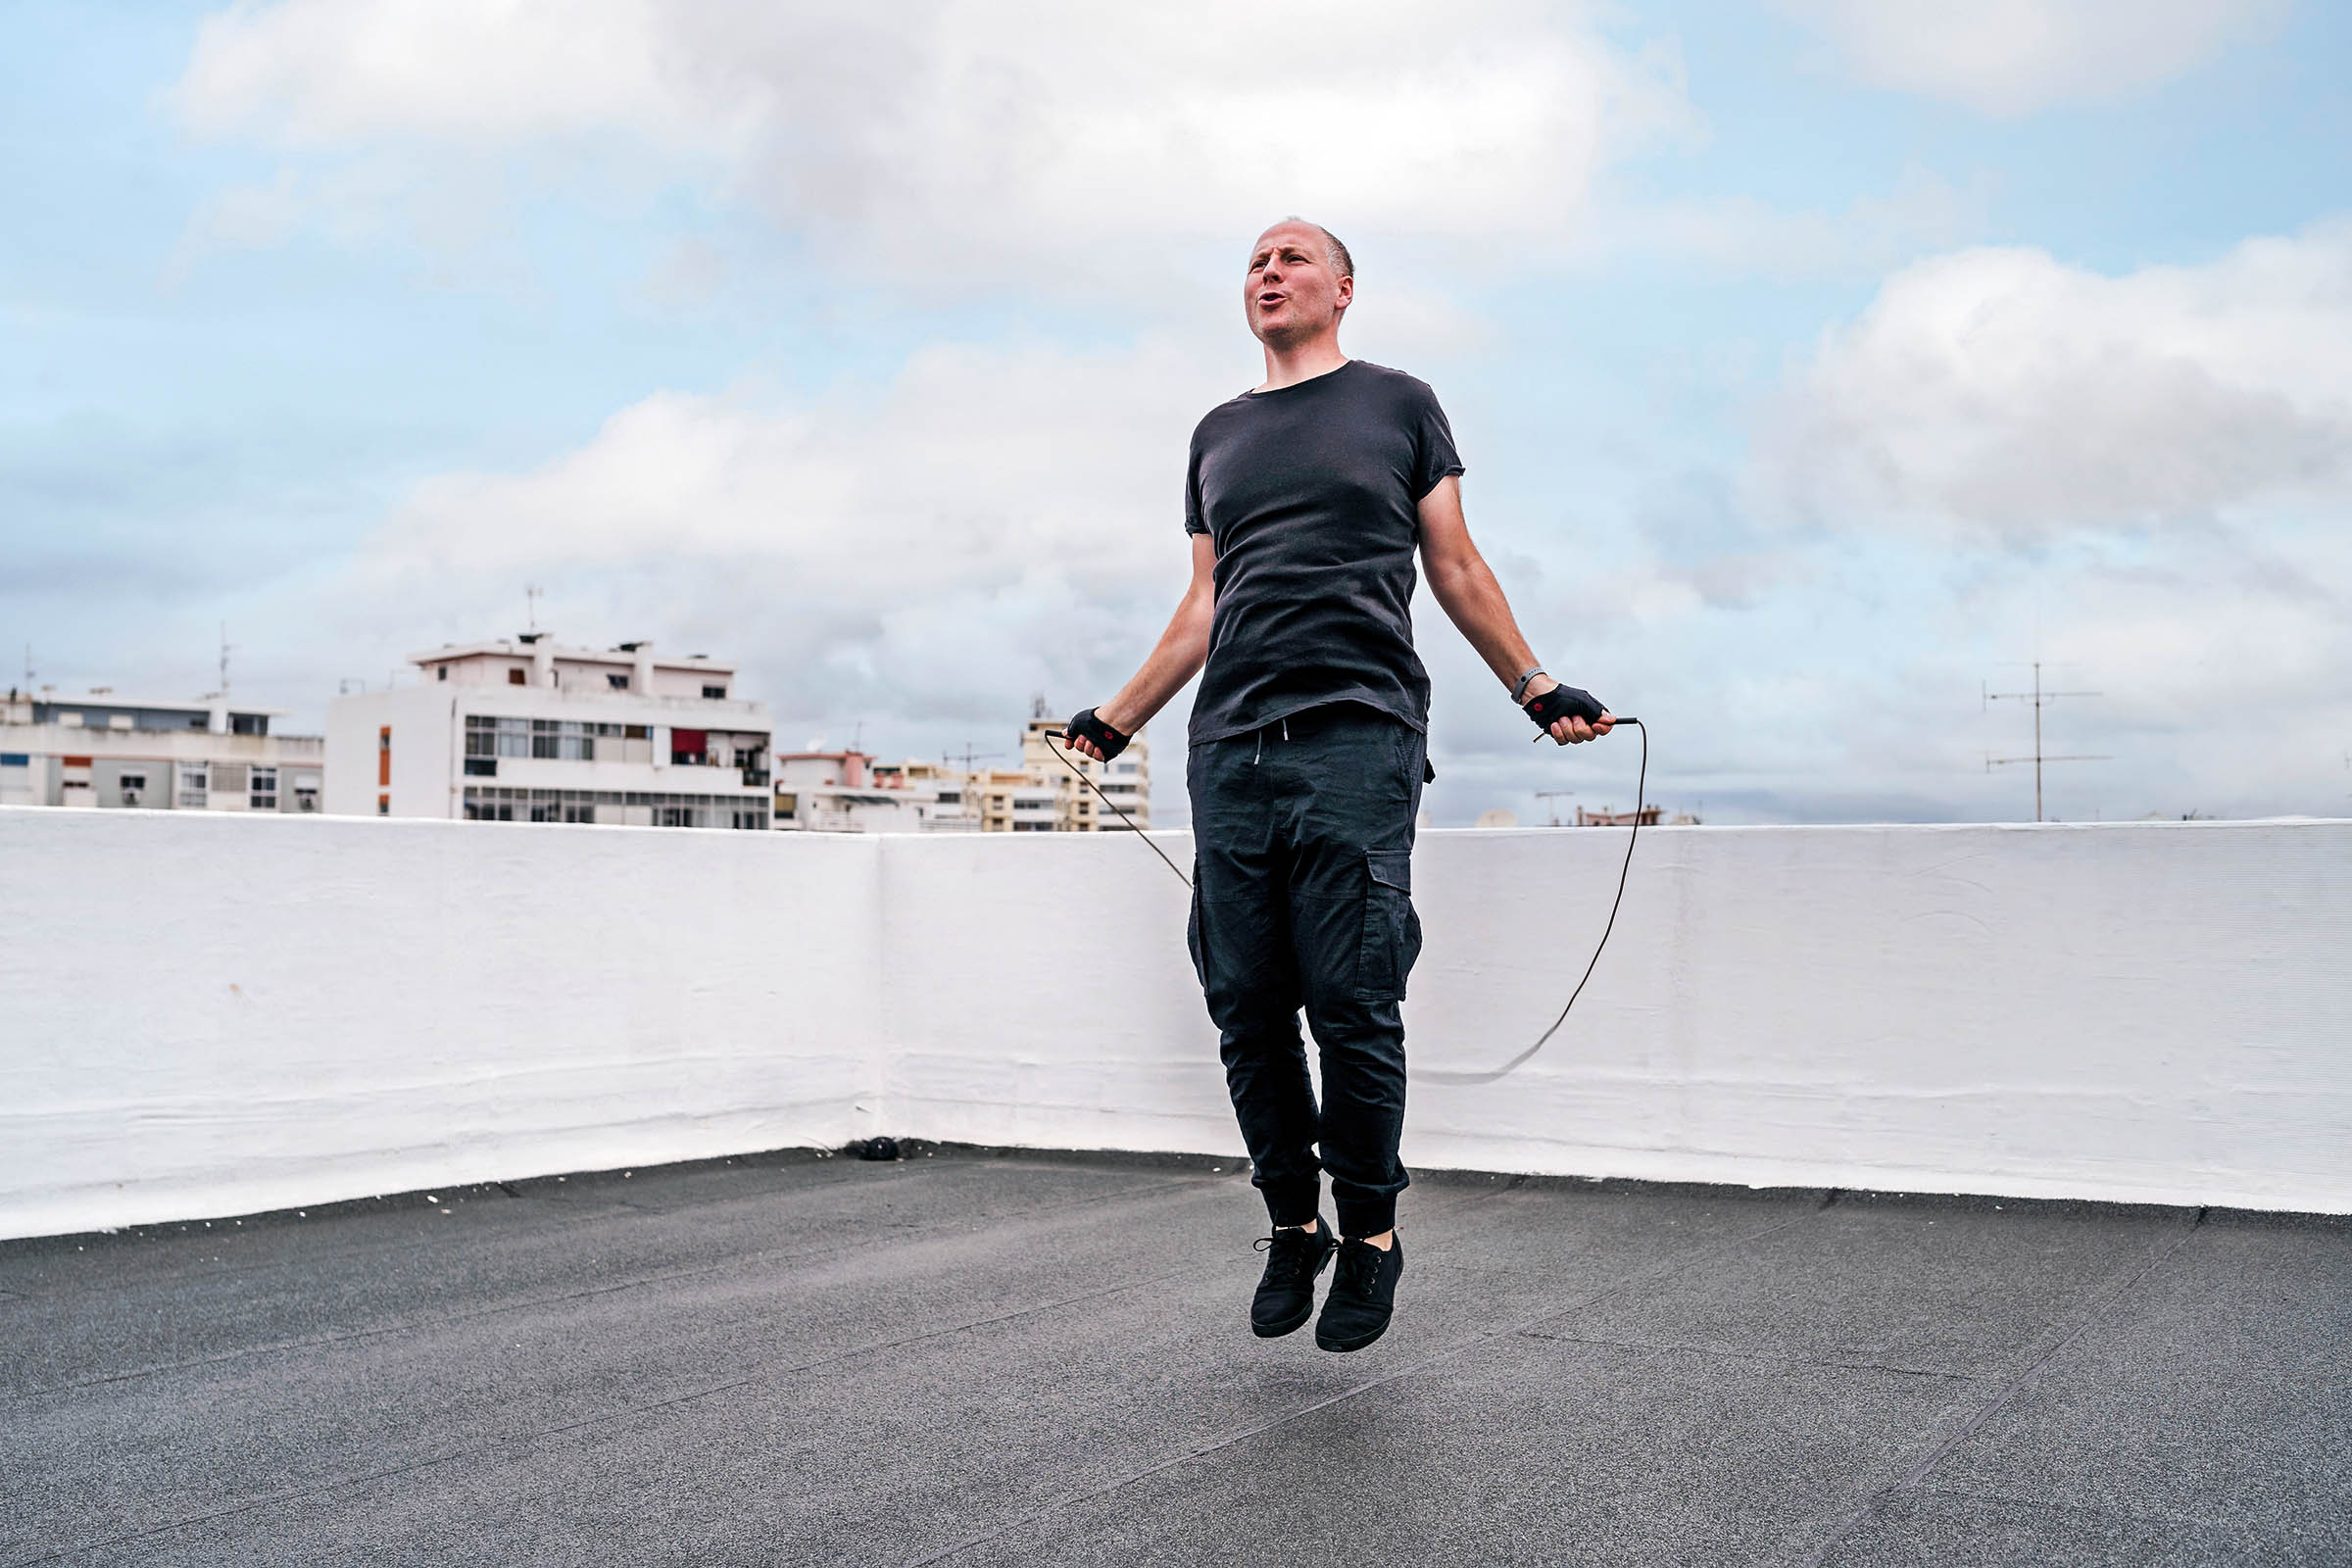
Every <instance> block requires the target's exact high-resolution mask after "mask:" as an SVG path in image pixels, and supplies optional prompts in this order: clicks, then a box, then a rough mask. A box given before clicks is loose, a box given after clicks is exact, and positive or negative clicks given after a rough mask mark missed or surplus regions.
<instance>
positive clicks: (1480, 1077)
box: [1044, 718, 1649, 1084]
mask: <svg viewBox="0 0 2352 1568" xmlns="http://www.w3.org/2000/svg"><path fill="white" fill-rule="evenodd" d="M1616 722H1617V723H1619V724H1631V725H1633V726H1634V728H1636V729H1638V730H1640V731H1641V732H1642V770H1641V772H1640V773H1639V774H1637V775H1636V777H1635V782H1634V821H1633V828H1632V831H1630V832H1628V833H1627V834H1626V836H1625V859H1624V861H1623V862H1622V863H1621V864H1619V866H1618V867H1617V896H1616V897H1615V898H1613V899H1611V900H1610V901H1609V919H1608V923H1607V924H1606V925H1604V926H1602V927H1601V928H1600V941H1598V942H1597V943H1595V944H1594V945H1593V957H1592V960H1591V961H1590V962H1588V963H1587V964H1586V965H1585V972H1584V976H1583V978H1582V979H1579V980H1578V981H1577V982H1576V989H1575V990H1574V991H1571V992H1569V993H1568V1000H1567V1002H1566V1003H1565V1004H1563V1005H1561V1007H1560V1015H1559V1016H1558V1017H1556V1018H1554V1019H1552V1020H1551V1027H1550V1028H1548V1029H1546V1030H1544V1032H1543V1033H1542V1034H1540V1035H1538V1036H1536V1043H1535V1044H1534V1045H1532V1046H1530V1047H1528V1048H1527V1049H1526V1050H1525V1051H1522V1052H1521V1053H1519V1054H1517V1055H1516V1056H1513V1057H1512V1058H1511V1059H1510V1060H1508V1061H1506V1062H1504V1063H1503V1064H1502V1065H1501V1066H1499V1067H1496V1068H1495V1069H1493V1070H1492V1071H1489V1072H1417V1073H1414V1074H1413V1076H1414V1077H1416V1078H1419V1079H1421V1080H1422V1081H1423V1082H1425V1083H1433V1084H1491V1083H1493V1082H1495V1080H1496V1079H1497V1078H1501V1077H1503V1076H1505V1075H1506V1074H1509V1073H1512V1072H1516V1071H1517V1070H1518V1069H1519V1068H1520V1067H1522V1066H1523V1065H1525V1064H1526V1063H1527V1062H1528V1061H1529V1060H1530V1059H1531V1058H1532V1057H1534V1055H1535V1054H1536V1053H1537V1052H1539V1051H1542V1050H1543V1049H1544V1046H1545V1045H1547V1044H1549V1043H1550V1040H1551V1037H1552V1036H1553V1035H1556V1034H1558V1033H1559V1032H1560V1025H1562V1024H1564V1023H1566V1022H1567V1021H1568V1013H1569V1011H1570V1009H1571V1008H1573V1007H1574V1006H1575V1005H1576V999H1577V998H1579V997H1581V996H1583V995H1584V994H1585V985H1586V982H1588V981H1590V980H1591V979H1592V978H1593V970H1594V969H1596V968H1598V967H1600V955H1601V951H1602V950H1603V949H1605V948H1606V947H1608V945H1609V933H1610V932H1612V931H1614V930H1616V929H1617V907H1618V906H1619V905H1621V904H1623V903H1624V902H1625V879H1626V876H1627V874H1628V873H1629V872H1631V871H1632V870H1633V868H1634V841H1635V840H1637V839H1639V838H1640V837H1641V836H1642V810H1643V808H1644V805H1645V801H1644V792H1645V791H1646V790H1647V788H1648V786H1649V726H1648V725H1646V724H1644V723H1642V721H1641V720H1640V719H1638V718H1618V719H1617V720H1616ZM1044 736H1045V742H1046V750H1048V751H1050V752H1052V753H1053V754H1054V757H1055V758H1057V759H1059V760H1060V762H1061V765H1062V766H1064V767H1066V768H1068V769H1069V770H1070V772H1071V774H1072V776H1074V777H1075V778H1076V779H1077V780H1078V782H1079V783H1081V784H1083V785H1085V786H1086V787H1087V788H1088V789H1090V790H1093V791H1094V792H1095V799H1097V800H1099V801H1101V802H1102V803H1103V805H1104V806H1107V807H1109V808H1110V809H1112V810H1114V811H1117V812H1118V814H1119V820H1120V821H1122V822H1124V823H1126V824H1127V827H1128V829H1129V831H1131V832H1133V833H1134V834H1135V836H1136V837H1137V838H1139V839H1142V840H1143V842H1144V843H1145V844H1146V845H1147V846H1149V847H1150V849H1151V851H1152V854H1153V855H1156V856H1158V857H1159V858H1160V860H1161V861H1162V862H1163V863H1164V864H1165V865H1166V866H1167V868H1168V869H1169V870H1170V871H1172V872H1174V873H1175V876H1176V880H1177V881H1179V882H1181V883H1183V884H1184V886H1185V891H1186V892H1188V893H1189V892H1191V891H1192V888H1193V879H1192V878H1191V877H1189V876H1186V875H1185V874H1184V872H1183V871H1182V869H1180V868H1179V867H1178V866H1177V864H1176V862H1175V861H1174V860H1171V859H1169V858H1168V852H1167V851H1165V850H1163V849H1161V848H1160V847H1159V846H1158V845H1156V844H1153V843H1152V839H1151V836H1150V835H1149V834H1147V833H1145V832H1144V830H1143V829H1141V828H1139V827H1137V826H1136V825H1135V818H1133V817H1131V816H1129V815H1128V814H1127V812H1126V810H1125V809H1123V808H1122V807H1121V806H1120V805H1119V803H1118V802H1116V801H1114V800H1112V799H1111V798H1110V797H1109V796H1107V795H1105V794H1103V790H1102V787H1101V786H1100V785H1098V784H1096V782H1095V781H1094V779H1093V778H1091V777H1089V776H1088V774H1087V772H1086V770H1085V769H1084V768H1082V767H1080V766H1079V765H1078V764H1077V763H1075V762H1073V761H1071V760H1070V759H1069V754H1068V753H1066V752H1064V751H1063V750H1062V749H1061V748H1060V747H1059V746H1056V745H1055V744H1054V742H1055V741H1056V740H1061V741H1067V740H1068V739H1069V738H1070V735H1069V732H1068V731H1067V730H1046V731H1044ZM1549 738H1550V737H1549V735H1548V734H1544V735H1538V736H1537V737H1536V741H1535V743H1536V744H1537V745H1539V746H1540V745H1542V744H1543V743H1544V741H1545V740H1547V739H1549Z"/></svg>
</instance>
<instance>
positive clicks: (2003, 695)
mask: <svg viewBox="0 0 2352 1568" xmlns="http://www.w3.org/2000/svg"><path fill="white" fill-rule="evenodd" d="M1979 684H1980V690H1981V691H1982V683H1981V682H1980V683H1979ZM2105 695H2106V693H2104V692H2045V691H2043V690H2042V689H2041V661H2040V660H2038V659H2036V660H2035V661H2034V689H2033V690H2032V691H2030V692H1995V691H1983V692H1982V696H1983V702H1982V704H1981V705H1980V706H1983V707H1989V706H1991V705H1992V704H1994V703H2029V702H2030V703H2032V704H2033V705H2034V755H2033V756H2032V757H1989V756H1988V757H1986V758H1985V772H1987V773H1989V772H1991V771H1992V770H1993V769H1994V768H1996V767H2008V766H2011V765H2012V764H2014V763H2018V762H2032V763H2033V764H2034V821H2036V822H2038V821H2040V820H2041V819H2042V818H2041V764H2042V763H2044V762H2112V761H2114V760H2115V759H2114V758H2112V757H2105V756H2070V757H2051V756H2048V755H2046V754H2045V753H2043V751H2042V749H2041V711H2042V709H2043V708H2045V707H2047V706H2048V705H2049V704H2051V703H2053V702H2055V701H2056V700H2057V699H2059V698H2061V697H2103V696H2105Z"/></svg>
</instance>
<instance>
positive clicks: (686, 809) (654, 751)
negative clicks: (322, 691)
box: [326, 632, 771, 828]
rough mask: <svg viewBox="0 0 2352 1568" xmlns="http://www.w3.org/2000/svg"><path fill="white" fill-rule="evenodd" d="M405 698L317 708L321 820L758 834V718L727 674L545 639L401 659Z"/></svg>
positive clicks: (764, 792)
mask: <svg viewBox="0 0 2352 1568" xmlns="http://www.w3.org/2000/svg"><path fill="white" fill-rule="evenodd" d="M409 662H410V663H412V664H415V665H416V666H417V672H418V681H417V684H416V685H414V686H395V687H392V688H390V689H388V690H384V691H377V692H363V693H359V694H357V695H354V696H347V697H338V698H336V699H335V700H334V701H333V702H332V703H331V704H329V705H328V707H327V717H326V763H327V768H326V809H327V810H328V811H330V812H332V813H334V814H336V815H339V816H340V815H347V816H367V815H372V816H437V817H444V818H463V819H465V820H466V821H477V822H594V823H607V824H616V825H627V826H638V827H722V828H765V827H766V826H767V825H768V813H769V809H770V800H771V796H770V785H769V777H768V754H769V747H770V734H769V725H768V718H767V709H766V705H764V704H761V703H755V702H746V701H744V700H742V699H741V698H738V697H737V696H735V695H734V688H735V666H734V665H732V664H722V663H718V662H714V661H712V660H711V659H710V658H708V657H707V656H705V655H702V654H692V655H688V656H686V657H685V658H675V657H662V658H657V657H656V655H655V653H654V645H653V644H652V643H649V642H634V643H622V644H620V645H619V646H617V647H615V648H611V649H594V648H566V647H562V646H560V645H558V644H557V643H556V642H555V640H554V639H553V637H552V636H550V634H548V633H546V632H526V633H524V634H522V635H520V636H517V637H514V638H508V639H502V640H500V641H497V642H483V643H467V644H464V645H458V644H450V645H446V646H444V647H442V648H439V649H437V650H434V651H433V652H431V653H423V654H413V655H411V656H410V658H409Z"/></svg>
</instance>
